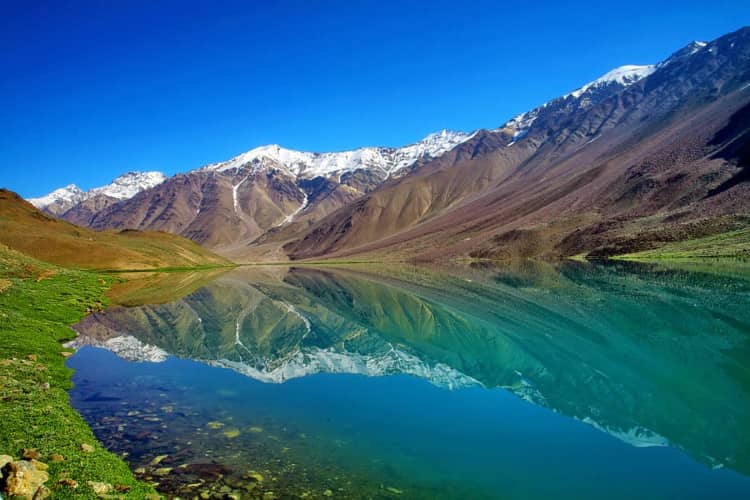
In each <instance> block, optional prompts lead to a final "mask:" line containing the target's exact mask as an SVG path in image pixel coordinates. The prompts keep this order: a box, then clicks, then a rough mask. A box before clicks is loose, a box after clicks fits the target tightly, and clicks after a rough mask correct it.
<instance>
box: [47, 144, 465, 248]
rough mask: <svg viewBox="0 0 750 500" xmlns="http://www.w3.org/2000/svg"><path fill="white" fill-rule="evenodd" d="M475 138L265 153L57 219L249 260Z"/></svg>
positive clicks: (83, 205) (86, 204)
mask: <svg viewBox="0 0 750 500" xmlns="http://www.w3.org/2000/svg"><path fill="white" fill-rule="evenodd" d="M470 137H471V135H470V134H466V133H462V132H451V131H447V130H443V131H441V132H438V133H434V134H430V135H428V136H427V137H425V138H424V139H423V140H421V141H419V142H417V143H415V144H411V145H408V146H404V147H401V148H387V147H379V148H374V147H370V148H361V149H357V150H353V151H345V152H339V153H308V152H301V151H294V150H290V149H285V148H282V147H280V146H277V145H270V146H262V147H259V148H255V149H253V150H251V151H248V152H246V153H243V154H241V155H238V156H236V157H234V158H231V159H230V160H227V161H224V162H221V163H215V164H211V165H207V166H204V167H201V168H199V169H196V170H193V171H191V172H187V173H185V174H179V175H176V176H174V177H171V178H169V179H167V180H166V181H164V182H162V183H160V184H158V185H156V186H153V187H151V188H150V189H145V190H142V191H140V192H139V193H137V194H135V196H133V197H130V198H127V199H123V200H122V201H118V202H114V203H106V204H103V205H102V206H95V205H94V203H96V202H98V200H99V199H98V198H89V199H87V200H84V201H81V202H78V204H75V205H73V206H72V207H70V208H68V209H67V210H66V211H64V212H62V213H59V215H60V216H61V217H62V218H64V219H66V220H69V221H72V222H76V223H80V224H84V225H87V226H89V227H92V228H94V229H97V230H101V229H151V230H163V231H168V232H172V233H175V234H180V235H183V236H186V237H188V238H190V239H192V240H194V241H196V242H198V243H201V244H203V245H205V246H207V247H209V248H212V249H215V250H217V251H221V252H222V253H224V254H225V255H232V254H233V253H239V254H243V253H244V252H245V249H246V248H247V246H248V244H249V243H250V242H252V241H253V240H255V239H256V238H258V237H259V236H261V235H262V234H263V233H265V232H266V231H269V230H273V229H278V228H281V227H283V226H287V225H292V226H293V227H295V228H298V229H297V231H300V230H304V229H306V228H307V227H308V226H309V225H310V224H311V223H312V222H314V221H316V220H318V219H320V218H322V217H323V216H325V215H327V214H329V213H331V212H333V211H335V210H337V209H339V208H341V207H342V206H345V205H347V204H349V203H351V202H352V201H354V200H356V199H357V198H359V197H361V196H362V195H363V194H366V193H368V192H370V191H372V190H373V189H375V188H377V187H378V186H379V185H381V184H383V183H384V182H386V181H389V180H393V179H397V178H399V177H401V176H404V175H408V172H410V171H411V170H413V169H415V168H417V166H418V165H420V164H421V163H424V162H426V161H429V160H430V159H432V158H435V157H439V156H440V155H442V154H443V153H445V152H446V151H448V150H450V149H451V148H453V147H455V146H456V145H458V144H460V143H462V142H464V141H466V140H468V139H469V138H470ZM281 258H284V259H285V257H284V256H282V257H281Z"/></svg>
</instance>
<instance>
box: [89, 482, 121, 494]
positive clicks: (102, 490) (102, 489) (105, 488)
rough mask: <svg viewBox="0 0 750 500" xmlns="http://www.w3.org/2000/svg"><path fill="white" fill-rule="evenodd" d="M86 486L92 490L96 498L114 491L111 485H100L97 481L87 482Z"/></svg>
mask: <svg viewBox="0 0 750 500" xmlns="http://www.w3.org/2000/svg"><path fill="white" fill-rule="evenodd" d="M86 484H88V485H89V486H91V489H92V490H94V494H96V496H98V497H101V496H104V495H106V494H108V493H110V492H111V491H112V490H113V489H114V487H113V486H112V485H111V484H109V483H102V482H99V481H89V482H88V483H86Z"/></svg>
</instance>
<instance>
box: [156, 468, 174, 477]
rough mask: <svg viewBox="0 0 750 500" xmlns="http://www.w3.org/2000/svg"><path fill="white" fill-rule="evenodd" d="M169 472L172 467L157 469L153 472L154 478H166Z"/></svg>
mask: <svg viewBox="0 0 750 500" xmlns="http://www.w3.org/2000/svg"><path fill="white" fill-rule="evenodd" d="M170 472H172V467H159V468H158V469H156V470H155V471H154V475H155V476H166V475H167V474H169V473H170Z"/></svg>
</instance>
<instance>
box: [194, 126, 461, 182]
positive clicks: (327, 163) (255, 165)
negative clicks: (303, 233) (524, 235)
mask: <svg viewBox="0 0 750 500" xmlns="http://www.w3.org/2000/svg"><path fill="white" fill-rule="evenodd" d="M473 135H474V134H473V133H472V134H467V133H464V132H453V131H450V130H442V131H440V132H436V133H434V134H430V135H428V136H427V137H425V138H424V139H422V140H421V141H419V142H417V143H415V144H410V145H408V146H404V147H401V148H384V147H365V148H359V149H354V150H351V151H342V152H338V153H310V152H305V151H295V150H292V149H286V148H283V147H281V146H279V145H278V144H271V145H267V146H260V147H257V148H255V149H251V150H250V151H247V152H245V153H242V154H240V155H238V156H235V157H234V158H231V159H230V160H227V161H225V162H222V163H214V164H211V165H206V166H205V167H202V168H201V169H199V170H209V171H215V172H226V171H229V170H232V169H235V170H238V169H240V168H242V167H245V166H248V165H250V166H251V168H252V170H253V171H257V170H259V169H260V168H262V167H264V166H267V165H266V163H267V162H269V161H270V163H271V165H272V166H275V167H278V168H281V169H283V170H285V171H286V172H287V173H289V174H290V175H292V176H294V177H298V178H307V179H311V178H315V177H328V176H331V175H334V174H337V175H339V176H340V175H341V174H342V173H345V172H352V171H354V170H358V169H377V170H381V171H382V172H384V173H385V174H386V175H387V176H390V175H393V174H394V173H396V172H398V171H400V170H403V169H405V168H407V167H409V166H411V165H413V164H414V163H416V162H417V161H418V160H420V159H424V158H434V157H436V156H440V155H441V154H443V153H445V152H447V151H449V150H451V149H453V148H454V147H456V146H457V145H459V144H461V143H463V142H465V141H467V140H468V139H470V138H471V137H473Z"/></svg>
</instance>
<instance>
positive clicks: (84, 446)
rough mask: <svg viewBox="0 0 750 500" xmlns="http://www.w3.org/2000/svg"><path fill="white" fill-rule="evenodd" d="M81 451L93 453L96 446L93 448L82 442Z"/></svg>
mask: <svg viewBox="0 0 750 500" xmlns="http://www.w3.org/2000/svg"><path fill="white" fill-rule="evenodd" d="M81 451H83V452H84V453H93V452H94V451H96V448H94V447H93V446H91V445H90V444H87V443H83V444H82V445H81Z"/></svg>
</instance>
